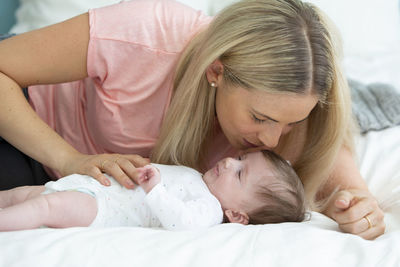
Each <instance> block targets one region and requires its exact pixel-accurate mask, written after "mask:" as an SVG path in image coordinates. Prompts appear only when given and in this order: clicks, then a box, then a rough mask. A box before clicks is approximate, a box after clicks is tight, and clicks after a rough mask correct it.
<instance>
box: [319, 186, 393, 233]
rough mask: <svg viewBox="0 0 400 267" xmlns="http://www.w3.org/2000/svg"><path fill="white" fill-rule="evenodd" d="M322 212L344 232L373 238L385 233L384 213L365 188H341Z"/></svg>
mask: <svg viewBox="0 0 400 267" xmlns="http://www.w3.org/2000/svg"><path fill="white" fill-rule="evenodd" d="M324 213H325V214H326V215H327V216H329V217H331V218H332V219H334V220H335V221H336V222H337V223H338V225H339V228H340V229H341V230H342V231H343V232H346V233H351V234H356V235H359V236H361V237H363V238H364V239H369V240H371V239H375V238H377V237H378V236H380V235H382V234H384V233H385V222H384V213H383V211H382V210H381V208H380V207H379V206H378V202H377V201H376V199H375V198H374V197H373V196H372V195H371V193H370V192H368V191H366V190H360V189H357V190H342V191H339V192H337V193H335V195H334V196H333V197H332V199H331V200H330V202H329V203H328V206H327V208H326V210H325V211H324Z"/></svg>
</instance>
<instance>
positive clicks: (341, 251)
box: [0, 0, 400, 267]
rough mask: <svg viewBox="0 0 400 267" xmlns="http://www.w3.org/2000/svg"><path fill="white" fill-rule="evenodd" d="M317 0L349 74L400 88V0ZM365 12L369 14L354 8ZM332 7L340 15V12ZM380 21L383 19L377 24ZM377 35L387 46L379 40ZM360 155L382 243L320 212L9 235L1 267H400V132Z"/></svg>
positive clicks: (372, 136)
mask: <svg viewBox="0 0 400 267" xmlns="http://www.w3.org/2000/svg"><path fill="white" fill-rule="evenodd" d="M47 1H50V0H47ZM22 2H24V1H22ZM27 2H29V1H27ZM33 2H38V1H31V2H30V3H31V4H32V3H33ZM50 2H51V1H50ZM72 2H73V1H72ZM89 2H90V1H89ZM104 2H106V1H104ZM114 2H115V1H114ZM183 2H186V3H188V2H190V1H183ZM220 2H221V3H222V2H224V3H225V2H231V1H222V0H221V1H220ZM312 2H315V3H317V4H321V7H324V5H325V8H326V10H327V11H328V13H329V14H330V15H331V16H332V17H333V19H334V21H335V22H336V23H337V24H338V26H339V28H340V29H341V30H343V29H344V30H343V31H344V32H342V33H343V35H344V41H345V60H346V61H345V63H346V70H347V74H348V75H349V76H350V77H352V78H354V79H356V80H358V81H361V82H373V81H378V82H387V83H390V84H392V85H394V86H395V87H397V89H398V90H399V91H400V89H399V88H400V77H399V74H400V42H399V39H400V23H399V21H400V19H399V16H398V13H399V12H398V9H399V3H398V1H397V0H351V1H348V0H336V1H332V0H314V1H312ZM330 2H331V3H330ZM197 3H199V2H197ZM202 3H205V2H202ZM210 3H211V2H210ZM196 5H197V6H198V5H199V4H196ZM210 5H211V4H210ZM210 5H206V4H204V7H205V8H207V10H206V11H209V10H216V9H218V8H220V6H219V5H217V6H214V7H213V6H210ZM356 5H359V10H358V11H359V12H356V11H355V9H354V8H355V6H356ZM333 6H334V8H333ZM201 8H202V7H201ZM329 8H332V9H331V10H333V11H335V10H338V11H339V12H340V14H339V13H330V12H329ZM351 8H353V10H351ZM36 11H37V10H36ZM36 11H35V12H36ZM372 11H373V13H371V12H372ZM335 12H336V11H335ZM368 12H370V13H368ZM385 12H388V13H385ZM361 13H362V14H364V18H368V19H369V20H368V21H370V22H368V21H367V20H365V21H364V22H363V23H364V24H363V26H365V27H367V26H368V25H365V23H370V24H371V25H375V26H377V24H379V23H380V24H379V25H380V26H379V27H375V29H376V28H378V29H381V30H385V35H382V36H387V35H389V37H390V38H388V39H386V40H383V39H382V38H383V37H382V36H381V34H382V33H381V32H379V34H377V35H376V36H370V35H371V34H372V32H369V35H368V34H367V35H366V33H368V31H364V32H356V33H355V32H354V29H357V27H359V28H360V24H357V23H361V22H360V20H362V18H355V19H354V20H351V19H350V17H349V16H353V15H354V16H356V14H361ZM346 14H347V17H346ZM365 14H367V15H365ZM368 14H369V15H368ZM371 14H380V16H382V17H380V18H376V19H375V20H374V18H371V17H370V15H371ZM385 14H386V16H385ZM339 15H340V16H339ZM389 15H390V16H392V15H396V17H395V19H394V20H392V19H391V18H389V17H390V16H389ZM393 18H394V17H393ZM349 22H352V23H349ZM384 23H395V24H396V27H395V28H393V27H392V28H390V27H391V26H388V27H385V26H384V25H383V24H384ZM343 25H344V26H348V27H350V28H352V29H353V31H351V29H348V28H343ZM341 26H342V27H341ZM371 27H372V26H371ZM397 27H398V28H397ZM367 28H368V27H367ZM396 29H397V30H396ZM362 34H364V35H362ZM393 34H398V37H395V36H393ZM355 35H358V36H355ZM377 36H379V38H378V39H379V40H376V38H375V39H374V38H373V37H377ZM351 40H353V41H351ZM346 41H347V43H346ZM355 42H356V44H355ZM357 42H358V43H357ZM349 44H350V45H349ZM357 45H358V46H357ZM382 46H383V47H382ZM382 48H384V49H382ZM365 62H368V63H369V64H365ZM377 66H379V67H377ZM357 156H358V161H359V165H360V169H361V173H362V175H363V177H364V178H365V180H366V182H367V183H368V185H369V187H370V190H371V191H372V192H373V193H374V194H375V196H376V197H377V199H378V201H379V203H380V205H381V206H382V207H383V208H384V211H385V221H386V223H387V230H386V233H385V234H384V235H382V236H381V237H379V238H378V239H376V240H374V241H366V240H363V239H362V238H360V237H358V236H355V235H350V234H345V233H341V232H340V230H339V229H338V228H337V226H336V223H335V222H333V221H332V220H330V219H329V218H327V217H325V216H323V215H321V214H318V213H313V214H312V218H311V220H310V221H307V222H303V223H283V224H276V225H263V226H242V225H237V224H224V225H218V226H216V227H213V228H210V229H206V230H201V231H197V232H196V231H194V232H169V231H165V230H160V229H144V228H106V229H91V228H70V229H37V230H29V231H19V232H8V233H0V266H1V267H3V266H4V267H12V266H18V267H23V266H29V267H34V266H41V267H46V266H59V267H61V266H66V267H73V266H97V267H100V266H118V267H123V266H174V267H179V266H202V267H208V266H218V267H222V266H273V267H275V266H285V267H287V266H307V267H310V266H324V267H325V266H328V267H329V266H341V267H347V266H362V267H368V266H379V267H381V266H382V267H386V266H390V267H391V266H400V126H396V127H393V128H389V129H386V130H383V131H378V132H369V133H368V134H367V135H364V136H360V137H359V138H357Z"/></svg>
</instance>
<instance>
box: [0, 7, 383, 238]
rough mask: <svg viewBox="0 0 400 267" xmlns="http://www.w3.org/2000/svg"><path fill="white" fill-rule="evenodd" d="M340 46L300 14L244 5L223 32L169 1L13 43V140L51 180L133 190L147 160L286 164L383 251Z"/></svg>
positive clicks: (7, 90)
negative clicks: (249, 156) (263, 159)
mask: <svg viewBox="0 0 400 267" xmlns="http://www.w3.org/2000/svg"><path fill="white" fill-rule="evenodd" d="M337 45H338V44H337V43H336V41H335V38H334V36H332V34H331V32H330V30H329V28H328V23H327V21H326V20H325V19H324V17H323V16H322V15H321V13H320V12H319V11H318V10H317V9H316V8H315V7H314V6H312V5H310V4H306V3H303V2H301V1H297V0H285V1H284V0H258V1H255V0H253V1H241V2H238V3H237V4H234V5H232V6H230V7H228V8H226V9H225V10H223V11H222V12H221V13H220V14H219V15H217V16H216V17H215V18H210V17H207V16H204V15H203V14H202V13H200V12H197V11H194V10H192V9H190V8H188V7H186V6H183V5H181V4H178V3H176V2H172V1H168V0H166V1H153V0H152V1H149V0H136V1H129V2H125V3H121V4H118V5H114V6H109V7H106V8H101V9H95V10H90V11H89V13H88V14H83V15H81V16H78V17H75V18H73V19H71V20H68V21H66V22H63V23H60V24H56V25H54V26H50V27H47V28H43V29H40V30H37V31H33V32H29V33H26V34H21V35H19V36H15V37H12V38H9V39H7V40H5V41H2V42H0V58H1V62H0V72H1V73H2V74H1V76H0V85H1V86H0V87H1V89H0V90H1V91H0V97H1V98H2V101H3V103H2V105H1V107H0V111H1V112H0V134H1V136H2V137H3V138H4V139H5V140H7V141H8V142H9V143H10V144H12V146H13V147H15V148H18V149H19V150H20V151H22V152H23V153H24V154H26V155H27V156H25V155H23V156H22V157H25V158H28V160H31V159H34V160H37V161H38V162H40V163H41V164H43V165H44V166H47V167H46V171H47V173H48V174H49V176H50V177H51V178H53V177H60V176H66V175H68V174H72V173H81V174H87V175H90V176H93V177H94V178H95V179H97V180H98V181H100V182H101V183H102V184H104V185H109V181H108V180H107V178H106V177H105V176H104V175H103V173H106V174H109V175H111V176H113V177H115V179H116V180H117V181H118V182H119V183H121V184H123V185H124V186H126V187H127V188H132V187H134V182H136V181H137V175H138V174H137V172H136V171H135V168H136V167H140V166H143V165H145V164H146V163H148V159H147V158H150V159H151V161H152V162H156V163H162V164H182V165H186V166H189V167H192V168H195V169H197V170H199V171H204V170H206V169H208V168H210V167H211V166H213V165H214V164H215V163H216V162H217V161H218V160H220V159H222V158H224V157H226V156H236V155H238V154H241V153H244V152H250V151H256V150H261V149H267V150H273V151H275V152H277V153H278V154H280V155H281V156H283V157H284V158H285V159H286V160H289V161H290V162H291V163H292V165H293V166H294V168H295V169H296V171H297V172H298V174H299V176H300V178H301V179H302V181H303V183H304V186H305V191H306V196H307V198H308V201H309V203H310V204H311V205H312V206H313V207H314V208H315V209H316V210H319V211H321V212H323V213H325V214H326V215H328V216H330V217H331V218H333V219H334V220H336V221H337V223H338V224H339V226H340V228H341V229H342V230H343V231H345V232H349V233H353V234H358V235H360V236H362V237H363V238H366V239H373V238H375V237H377V236H379V235H381V234H383V233H384V230H385V224H384V220H383V212H382V210H381V209H380V208H379V207H378V205H377V202H376V200H375V198H374V197H373V196H372V195H371V193H370V192H369V191H368V188H367V186H366V185H365V183H364V181H363V179H362V177H361V175H360V172H359V171H358V168H357V166H356V164H355V162H354V160H353V158H352V140H351V139H352V134H353V130H352V129H353V128H354V127H353V124H352V116H351V107H350V96H349V90H348V87H347V83H346V81H345V79H344V77H343V74H342V72H341V69H340V65H339V58H338V54H339V53H338V51H336V48H337ZM25 87H29V91H28V94H27V97H28V98H29V102H30V105H29V104H28V103H27V102H26V100H25V97H24V95H23V93H22V90H21V88H25ZM32 108H33V110H34V111H36V112H34V111H33V110H32ZM43 121H44V122H43ZM2 145H4V146H7V145H8V143H6V142H5V141H3V143H2ZM9 146H11V145H9ZM0 153H1V155H0V156H1V163H2V164H5V165H6V167H7V168H6V167H5V166H4V167H1V169H3V170H4V172H6V171H5V170H10V169H11V170H15V169H21V170H22V169H23V168H22V167H17V168H15V167H13V168H12V167H11V166H12V162H11V163H10V159H14V158H16V157H18V156H19V155H18V153H19V152H15V151H13V153H14V154H13V156H10V155H11V152H9V150H4V151H0ZM20 157H21V156H20ZM15 162H17V160H15ZM28 169H29V168H28ZM7 175H8V177H7ZM33 176H34V175H33ZM0 178H1V181H2V183H4V184H6V186H15V185H18V184H16V183H13V181H14V180H17V175H14V174H7V173H5V174H2V175H1V176H0ZM9 183H11V185H10V184H9ZM22 183H25V184H28V183H32V182H30V181H28V182H25V181H24V180H23V179H22ZM6 186H3V187H6ZM3 189H5V188H3Z"/></svg>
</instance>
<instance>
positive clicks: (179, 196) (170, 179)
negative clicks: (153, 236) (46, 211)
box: [43, 164, 223, 230]
mask: <svg viewBox="0 0 400 267" xmlns="http://www.w3.org/2000/svg"><path fill="white" fill-rule="evenodd" d="M152 165H154V166H155V167H156V168H158V169H159V171H160V173H161V182H160V183H159V184H157V185H156V186H154V188H153V189H152V190H151V191H150V192H149V193H148V194H146V193H145V192H144V190H143V189H142V188H141V187H140V186H137V187H136V188H135V189H126V188H125V187H123V186H121V185H120V184H119V183H118V182H117V181H115V180H114V179H113V178H112V177H110V176H108V178H109V179H110V181H111V186H103V185H101V184H100V183H99V182H98V181H97V180H95V179H93V178H92V177H90V176H87V175H80V174H73V175H69V176H66V177H64V178H61V179H59V180H57V181H54V182H48V183H46V184H45V187H46V190H45V192H44V193H43V194H49V193H52V192H57V191H71V190H73V191H79V192H83V193H87V194H90V195H92V196H93V197H95V198H96V200H97V207H98V211H97V216H96V218H95V220H94V221H93V222H92V224H91V225H90V226H91V227H113V226H141V227H163V228H166V229H169V230H189V229H198V228H201V227H208V226H211V225H216V224H219V223H221V222H222V219H223V212H222V208H221V204H220V203H219V201H218V200H217V198H215V196H214V195H212V194H211V193H210V191H209V189H208V187H207V185H206V184H205V183H204V181H203V179H202V175H201V174H200V173H199V172H197V171H196V170H194V169H191V168H188V167H184V166H175V165H174V166H169V165H161V164H152Z"/></svg>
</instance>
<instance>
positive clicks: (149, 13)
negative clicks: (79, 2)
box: [89, 0, 211, 52]
mask: <svg viewBox="0 0 400 267" xmlns="http://www.w3.org/2000/svg"><path fill="white" fill-rule="evenodd" d="M89 14H90V26H91V36H92V37H96V38H101V39H107V40H117V41H121V42H129V43H134V44H138V45H142V46H145V47H147V48H151V49H157V50H162V51H165V52H180V51H181V49H182V46H183V45H185V44H186V42H187V41H188V40H189V39H190V38H192V36H193V35H194V34H195V33H196V32H198V31H199V29H200V28H202V27H203V26H204V25H207V24H208V23H209V22H210V20H211V17H208V16H206V15H205V14H204V13H202V12H201V11H197V10H194V9H192V8H191V7H188V6H186V5H184V4H182V3H178V2H176V1H172V0H162V1H160V0H135V1H126V2H121V3H119V4H116V5H111V6H107V7H103V8H98V9H93V10H90V11H89Z"/></svg>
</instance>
